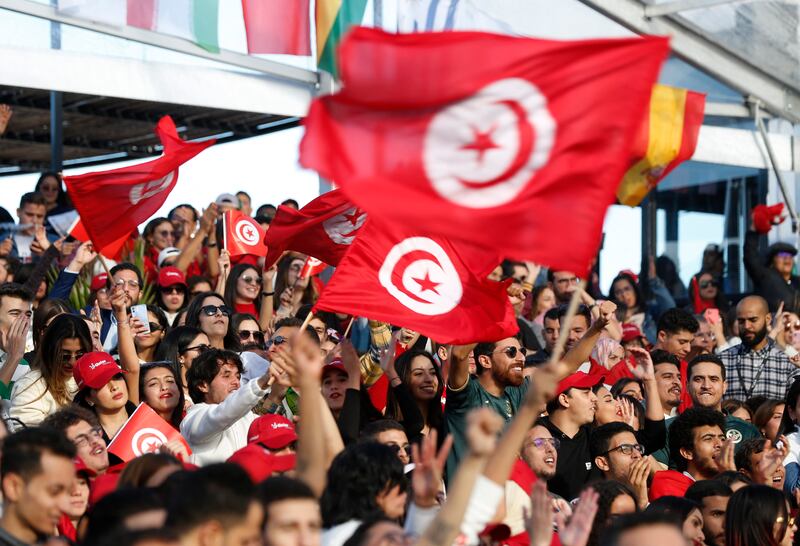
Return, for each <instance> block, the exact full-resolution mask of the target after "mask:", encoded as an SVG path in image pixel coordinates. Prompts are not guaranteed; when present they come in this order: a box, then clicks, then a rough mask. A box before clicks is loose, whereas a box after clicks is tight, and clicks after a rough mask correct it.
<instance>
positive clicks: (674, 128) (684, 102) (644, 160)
mask: <svg viewBox="0 0 800 546" xmlns="http://www.w3.org/2000/svg"><path fill="white" fill-rule="evenodd" d="M705 103H706V97H705V95H703V94H701V93H695V92H694V91H689V90H687V89H679V88H677V87H669V86H666V85H660V84H657V85H654V86H653V94H652V96H651V97H650V108H649V110H648V115H647V116H645V118H644V119H643V120H642V124H641V126H640V129H639V134H638V136H637V139H636V141H635V145H634V154H635V155H636V159H635V160H634V162H633V165H631V167H630V169H628V172H626V173H625V178H623V179H622V184H620V186H619V189H617V199H619V202H620V203H622V204H623V205H628V206H631V207H635V206H637V205H638V204H639V203H641V202H642V199H644V198H645V196H646V195H647V194H648V192H650V190H652V189H653V188H655V187H656V185H657V184H658V183H659V182H661V181H662V180H663V179H664V177H666V176H667V175H668V174H669V173H670V172H671V171H672V170H673V169H674V168H675V167H677V166H678V165H680V164H681V163H683V162H684V161H686V160H688V159H691V158H692V156H693V155H694V151H695V148H697V137H698V135H699V134H700V127H701V126H702V125H703V113H704V110H705Z"/></svg>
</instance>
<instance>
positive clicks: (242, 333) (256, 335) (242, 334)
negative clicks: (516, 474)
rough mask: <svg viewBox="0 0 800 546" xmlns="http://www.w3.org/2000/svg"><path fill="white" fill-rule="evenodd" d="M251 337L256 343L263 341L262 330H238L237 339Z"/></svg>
mask: <svg viewBox="0 0 800 546" xmlns="http://www.w3.org/2000/svg"><path fill="white" fill-rule="evenodd" d="M251 337H252V338H253V339H255V340H256V343H264V332H261V331H259V330H239V339H241V340H242V341H244V340H246V339H250V338H251Z"/></svg>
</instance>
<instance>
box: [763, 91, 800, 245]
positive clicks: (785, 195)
mask: <svg viewBox="0 0 800 546" xmlns="http://www.w3.org/2000/svg"><path fill="white" fill-rule="evenodd" d="M755 110H756V111H755V114H756V115H755V118H756V127H758V132H759V133H761V138H762V139H763V140H764V147H765V148H766V149H767V157H768V158H769V164H770V166H771V167H772V171H773V172H774V173H775V178H777V179H778V187H779V188H780V189H781V195H783V202H784V204H785V205H786V210H787V211H788V212H789V217H790V218H791V219H792V232H793V233H797V213H796V212H795V210H794V204H793V203H792V201H791V199H789V194H788V192H787V191H786V181H785V180H784V179H783V173H782V172H781V170H780V169H779V168H778V160H777V159H776V158H775V152H774V151H773V150H772V144H770V142H769V135H768V134H767V126H766V125H764V119H763V118H762V117H761V109H760V108H759V105H758V103H756V105H755Z"/></svg>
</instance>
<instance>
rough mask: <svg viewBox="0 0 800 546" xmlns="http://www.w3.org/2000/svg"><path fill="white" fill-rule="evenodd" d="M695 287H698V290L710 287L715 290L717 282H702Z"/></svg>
mask: <svg viewBox="0 0 800 546" xmlns="http://www.w3.org/2000/svg"><path fill="white" fill-rule="evenodd" d="M697 286H699V287H700V288H709V287H712V286H713V287H714V288H716V287H718V286H719V283H718V282H717V281H703V282H701V283H698V284H697Z"/></svg>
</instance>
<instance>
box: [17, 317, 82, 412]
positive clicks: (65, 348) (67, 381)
mask: <svg viewBox="0 0 800 546" xmlns="http://www.w3.org/2000/svg"><path fill="white" fill-rule="evenodd" d="M91 350H92V336H91V333H90V332H89V327H88V326H87V325H86V321H84V320H83V318H82V317H78V316H75V315H59V316H57V317H56V318H54V319H53V321H52V322H51V323H50V325H49V326H48V327H47V329H46V330H45V331H44V335H43V336H42V341H41V343H40V344H39V349H38V353H37V354H36V358H35V360H34V361H33V364H32V366H31V370H30V371H29V372H28V373H26V374H25V375H23V376H22V377H21V378H19V380H17V382H16V383H14V388H13V389H12V391H11V410H10V415H11V417H12V418H15V419H19V420H20V421H22V422H23V423H24V424H25V425H27V426H29V427H31V426H36V425H38V424H39V423H41V422H42V421H43V420H44V418H45V417H47V416H48V415H52V414H53V413H55V412H56V411H58V410H59V409H60V408H62V407H64V406H66V405H68V404H69V403H70V402H72V399H73V397H74V396H75V394H76V393H77V392H78V387H77V385H76V384H75V380H74V379H73V377H72V369H73V367H74V366H75V361H76V360H77V359H78V358H80V357H81V356H83V355H84V354H85V353H88V352H89V351H91Z"/></svg>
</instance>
